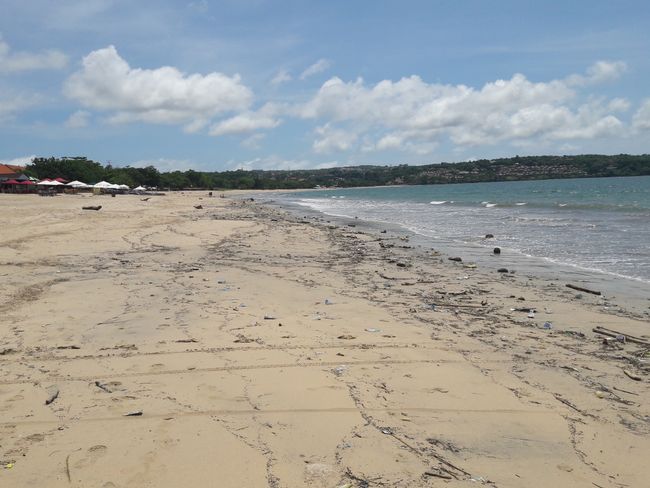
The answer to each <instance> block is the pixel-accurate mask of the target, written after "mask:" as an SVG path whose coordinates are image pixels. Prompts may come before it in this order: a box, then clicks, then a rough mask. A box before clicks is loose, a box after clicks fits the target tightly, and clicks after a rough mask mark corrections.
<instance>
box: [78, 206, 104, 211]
mask: <svg viewBox="0 0 650 488" xmlns="http://www.w3.org/2000/svg"><path fill="white" fill-rule="evenodd" d="M101 208H102V206H101V205H88V206H86V207H81V210H101Z"/></svg>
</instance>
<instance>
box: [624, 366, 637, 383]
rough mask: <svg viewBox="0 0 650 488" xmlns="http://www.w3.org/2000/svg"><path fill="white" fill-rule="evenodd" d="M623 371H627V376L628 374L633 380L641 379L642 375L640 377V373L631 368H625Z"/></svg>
mask: <svg viewBox="0 0 650 488" xmlns="http://www.w3.org/2000/svg"><path fill="white" fill-rule="evenodd" d="M623 373H625V376H627V377H628V378H630V379H631V380H634V381H641V377H640V376H639V375H637V374H634V373H633V372H632V371H630V370H628V369H624V370H623Z"/></svg>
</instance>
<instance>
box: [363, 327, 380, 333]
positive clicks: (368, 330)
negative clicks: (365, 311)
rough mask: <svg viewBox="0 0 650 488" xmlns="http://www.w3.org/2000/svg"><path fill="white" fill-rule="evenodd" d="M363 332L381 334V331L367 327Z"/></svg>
mask: <svg viewBox="0 0 650 488" xmlns="http://www.w3.org/2000/svg"><path fill="white" fill-rule="evenodd" d="M365 330H366V332H381V329H376V328H375V327H369V328H367V329H365Z"/></svg>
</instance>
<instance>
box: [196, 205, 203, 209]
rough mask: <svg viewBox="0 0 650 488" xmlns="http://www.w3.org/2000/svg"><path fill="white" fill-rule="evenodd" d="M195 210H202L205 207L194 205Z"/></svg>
mask: <svg viewBox="0 0 650 488" xmlns="http://www.w3.org/2000/svg"><path fill="white" fill-rule="evenodd" d="M194 208H195V209H197V210H201V209H202V208H203V205H194Z"/></svg>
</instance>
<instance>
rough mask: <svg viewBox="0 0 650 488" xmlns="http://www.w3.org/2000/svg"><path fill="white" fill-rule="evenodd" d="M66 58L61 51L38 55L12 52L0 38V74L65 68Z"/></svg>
mask: <svg viewBox="0 0 650 488" xmlns="http://www.w3.org/2000/svg"><path fill="white" fill-rule="evenodd" d="M67 64H68V57H67V56H66V55H65V54H64V53H63V52H61V51H58V50H56V49H49V50H47V51H43V52H39V53H30V52H24V51H19V52H12V51H11V49H10V47H9V44H7V43H6V42H4V41H3V40H2V37H0V73H18V72H21V71H33V70H57V69H62V68H65V66H66V65H67Z"/></svg>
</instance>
